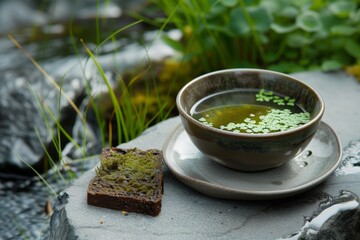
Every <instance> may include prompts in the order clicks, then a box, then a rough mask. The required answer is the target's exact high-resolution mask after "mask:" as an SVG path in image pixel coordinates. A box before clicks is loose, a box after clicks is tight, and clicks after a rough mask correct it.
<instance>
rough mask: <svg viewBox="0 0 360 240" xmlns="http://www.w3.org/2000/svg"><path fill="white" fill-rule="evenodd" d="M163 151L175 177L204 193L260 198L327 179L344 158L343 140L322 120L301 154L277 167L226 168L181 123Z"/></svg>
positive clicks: (299, 189) (292, 192)
mask: <svg viewBox="0 0 360 240" xmlns="http://www.w3.org/2000/svg"><path fill="white" fill-rule="evenodd" d="M163 154H164V159H165V162H166V164H167V166H168V167H169V169H170V171H171V172H172V173H173V174H174V175H175V177H177V178H178V179H179V180H180V181H181V182H183V183H185V184H186V185H188V186H190V187H192V188H194V189H195V190H197V191H199V192H201V193H203V194H206V195H208V196H212V197H217V198H224V199H251V200H260V199H276V198H283V197H288V196H292V195H295V194H298V193H301V192H304V191H305V190H307V189H309V188H311V187H314V186H316V185H317V184H319V183H321V182H322V181H324V180H325V178H326V177H328V176H329V175H330V174H331V173H332V172H333V171H334V170H335V169H336V168H337V166H338V165H339V163H340V161H341V144H340V141H339V139H338V137H337V135H336V133H335V132H334V130H333V129H332V128H331V127H330V126H329V125H327V124H326V123H324V122H321V123H320V126H319V129H318V131H317V132H316V134H315V136H314V137H313V139H312V140H311V142H310V144H309V145H308V147H307V148H306V149H305V151H304V152H303V153H302V154H300V156H298V157H296V158H294V159H292V160H290V161H289V162H288V163H286V164H285V165H283V166H281V167H278V168H274V169H271V170H267V171H262V172H256V173H247V172H240V171H235V170H232V169H229V168H226V167H224V166H222V165H220V164H218V163H216V162H214V161H212V160H211V159H209V158H207V157H206V156H204V155H203V154H202V153H201V152H200V151H199V150H198V149H197V148H196V147H195V145H194V144H193V143H192V142H191V140H190V138H189V137H188V135H187V133H186V132H185V130H184V128H183V127H182V125H179V126H178V127H176V129H175V130H174V132H173V133H172V134H171V135H170V137H169V139H167V141H166V142H165V145H164V147H163Z"/></svg>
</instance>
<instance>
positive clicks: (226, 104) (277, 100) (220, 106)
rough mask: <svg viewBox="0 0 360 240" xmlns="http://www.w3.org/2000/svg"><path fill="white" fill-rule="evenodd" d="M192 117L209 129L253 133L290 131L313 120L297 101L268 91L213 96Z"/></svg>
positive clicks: (207, 98)
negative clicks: (209, 127)
mask: <svg viewBox="0 0 360 240" xmlns="http://www.w3.org/2000/svg"><path fill="white" fill-rule="evenodd" d="M190 114H191V115H192V116H193V117H194V118H195V119H197V120H198V121H200V122H201V123H203V124H205V125H207V126H211V127H215V128H219V129H222V130H227V131H232V132H237V133H252V134H255V133H271V132H280V131H286V130H290V129H293V128H296V127H298V126H300V125H303V124H305V123H307V122H309V121H310V114H309V113H308V112H306V111H305V110H304V109H303V108H302V107H301V106H300V105H298V104H297V103H296V99H292V98H290V97H287V96H283V95H281V94H278V93H274V92H272V91H266V90H264V89H260V90H259V89H246V90H243V89H237V90H231V91H224V92H220V93H216V94H213V95H210V96H208V97H206V98H203V99H201V100H200V101H198V102H197V103H196V104H194V106H193V107H192V109H191V111H190Z"/></svg>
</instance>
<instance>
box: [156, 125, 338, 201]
mask: <svg viewBox="0 0 360 240" xmlns="http://www.w3.org/2000/svg"><path fill="white" fill-rule="evenodd" d="M322 125H323V126H324V127H326V128H328V129H329V130H330V131H331V133H332V135H333V137H334V139H335V141H336V147H335V148H336V150H337V153H338V155H339V156H338V158H337V160H336V161H334V164H333V165H332V167H331V168H330V169H329V170H327V171H326V172H325V173H324V174H322V175H319V176H318V177H317V178H315V179H314V180H312V181H310V182H306V183H304V184H302V185H299V186H296V187H293V188H289V189H281V190H270V191H264V190H259V191H257V190H241V189H235V188H232V187H229V186H225V185H220V184H214V183H211V182H208V181H204V180H202V179H198V178H194V177H191V176H187V175H184V174H182V173H180V172H179V171H177V170H176V169H174V168H173V166H172V163H171V161H170V160H169V157H168V156H166V155H167V151H168V148H169V146H170V143H171V142H172V141H171V140H172V139H174V138H175V137H176V136H179V135H180V133H182V132H183V131H185V129H184V127H183V125H182V123H179V124H178V125H177V126H176V127H175V128H174V130H173V131H172V132H171V133H170V134H169V136H168V137H167V138H166V140H165V143H164V145H163V147H162V151H163V155H164V156H163V157H164V162H165V164H166V165H167V167H168V168H169V170H170V171H171V172H172V173H173V174H174V175H175V177H176V178H178V179H179V180H180V181H181V182H183V183H184V184H186V185H188V186H189V187H191V188H193V189H195V190H197V191H199V192H202V193H203V194H205V195H208V196H212V197H217V198H223V199H238V200H242V199H246V200H252V199H253V200H259V199H264V200H266V199H277V198H282V197H288V196H293V195H295V194H298V193H301V192H304V191H306V190H308V189H310V188H312V187H315V186H316V185H318V184H320V183H321V182H323V181H324V180H325V179H326V178H327V177H328V176H329V175H331V174H332V173H333V172H334V171H335V170H336V168H337V167H338V166H339V164H340V163H341V159H342V146H341V142H340V140H339V137H338V134H337V133H336V132H335V130H334V129H333V128H332V127H331V126H330V125H329V124H327V123H325V122H324V121H321V122H320V125H319V127H321V126H322ZM254 174H256V173H254ZM191 182H193V183H191ZM204 187H205V188H204ZM206 188H207V189H209V190H216V191H217V192H219V191H220V192H224V191H225V192H226V193H228V194H230V193H231V194H232V195H233V196H232V197H226V196H218V194H213V192H211V191H206ZM204 189H205V190H204Z"/></svg>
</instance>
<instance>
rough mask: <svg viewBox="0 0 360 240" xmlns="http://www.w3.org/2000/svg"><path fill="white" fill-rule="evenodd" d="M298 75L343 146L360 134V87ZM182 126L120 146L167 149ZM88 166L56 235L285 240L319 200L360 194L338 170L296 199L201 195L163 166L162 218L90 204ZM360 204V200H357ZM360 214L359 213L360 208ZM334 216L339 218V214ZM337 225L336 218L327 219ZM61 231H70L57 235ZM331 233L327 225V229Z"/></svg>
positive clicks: (159, 128)
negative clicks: (318, 98) (321, 102)
mask: <svg viewBox="0 0 360 240" xmlns="http://www.w3.org/2000/svg"><path fill="white" fill-rule="evenodd" d="M294 76H296V77H298V78H299V79H301V80H303V81H304V82H307V83H309V84H310V85H311V86H313V87H314V88H315V89H316V90H318V91H319V92H320V94H321V95H322V96H323V98H324V100H325V103H326V110H325V115H324V118H323V120H324V121H325V122H327V123H328V124H329V125H330V126H332V127H333V128H334V129H335V131H336V132H337V133H338V135H339V138H340V141H341V142H342V144H343V147H346V146H347V145H348V144H349V143H350V141H356V140H359V139H360V124H359V122H358V121H359V119H360V118H359V117H360V110H359V108H358V106H357V104H356V103H359V102H360V84H358V83H357V82H356V80H355V79H353V78H351V77H349V76H347V75H345V74H344V73H342V72H339V73H331V74H330V73H320V72H307V73H298V74H294ZM179 123H180V120H179V118H178V117H175V118H172V119H169V120H166V121H164V122H162V123H160V124H158V125H155V126H154V127H152V128H149V129H148V130H147V131H145V132H144V133H143V134H142V136H140V137H138V138H137V139H134V140H133V141H130V142H128V143H125V144H122V145H121V146H120V147H124V148H130V147H138V148H141V149H149V148H157V149H161V148H162V145H163V143H164V142H165V141H166V138H167V136H168V135H169V133H170V132H171V131H172V130H173V129H174V128H175V126H177V125H178V124H179ZM358 151H360V149H359V150H358ZM94 174H95V173H94V171H93V170H91V171H88V172H86V173H85V174H84V175H83V176H81V177H80V178H79V179H78V180H76V181H75V182H74V183H73V185H72V186H71V187H70V188H68V189H66V190H65V192H66V193H67V194H68V195H69V198H68V199H67V200H68V203H67V204H65V205H64V206H62V207H59V208H57V213H56V214H54V215H53V217H52V219H51V221H52V222H57V223H58V224H52V226H51V229H50V230H51V234H52V235H51V236H52V238H53V239H56V238H59V237H60V236H61V235H62V234H66V235H67V236H72V239H75V238H78V239H184V238H186V239H279V238H287V237H288V236H290V237H291V235H292V234H293V235H296V233H298V232H299V231H300V230H301V229H302V226H303V225H304V224H305V219H304V217H309V216H312V215H313V213H314V212H315V211H317V210H319V206H320V203H322V202H326V201H328V200H329V199H330V198H332V197H334V196H335V197H336V196H338V195H339V194H340V191H341V190H346V191H350V192H352V193H353V194H354V196H355V198H357V196H359V195H360V175H359V174H343V175H335V174H333V175H331V176H330V177H329V178H328V179H327V180H326V181H325V182H323V183H322V184H320V185H319V186H317V187H315V188H313V189H311V190H309V191H308V192H305V193H303V194H301V195H297V196H294V197H291V198H286V199H280V200H272V201H230V200H221V199H215V198H211V197H207V196H205V195H202V194H201V193H198V192H196V191H195V190H193V189H191V188H189V187H188V186H186V185H184V184H182V183H181V182H179V181H178V180H177V179H176V178H175V177H174V176H173V175H172V174H171V172H170V171H169V170H168V169H167V168H166V167H164V175H165V192H164V196H163V206H162V211H161V213H160V215H159V216H158V217H149V216H144V215H141V214H134V213H130V214H129V215H127V216H125V215H122V214H121V213H120V212H118V211H113V210H109V209H102V208H97V207H92V206H88V205H87V204H86V189H87V185H88V183H89V181H90V180H91V179H92V178H93V177H94ZM357 201H358V200H357ZM355 212H356V211H355ZM332 220H333V219H332ZM328 224H329V225H331V223H328ZM58 228H62V229H65V231H69V232H61V235H57V234H56V232H59V231H58ZM322 230H324V229H322Z"/></svg>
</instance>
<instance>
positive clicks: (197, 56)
mask: <svg viewBox="0 0 360 240" xmlns="http://www.w3.org/2000/svg"><path fill="white" fill-rule="evenodd" d="M155 3H156V4H157V6H159V7H160V8H161V9H162V10H163V11H164V12H165V13H166V15H167V19H166V20H165V21H168V22H169V26H171V27H176V28H178V29H180V30H181V31H182V33H183V40H182V42H177V41H174V40H172V39H166V41H167V43H168V44H170V45H171V46H172V47H174V48H175V49H177V50H178V51H181V52H182V53H184V54H185V55H186V60H189V61H190V62H191V63H192V64H198V66H200V69H201V71H209V70H216V69H220V68H229V67H261V68H267V69H271V70H276V71H281V72H285V73H289V72H297V71H305V70H318V69H321V70H324V71H331V70H338V69H341V68H343V67H345V66H349V65H355V64H356V63H359V62H360V44H359V42H360V41H359V40H360V9H359V5H360V4H359V3H360V1H358V0H255V1H254V0H199V1H190V0H182V1H175V0H157V1H155Z"/></svg>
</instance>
